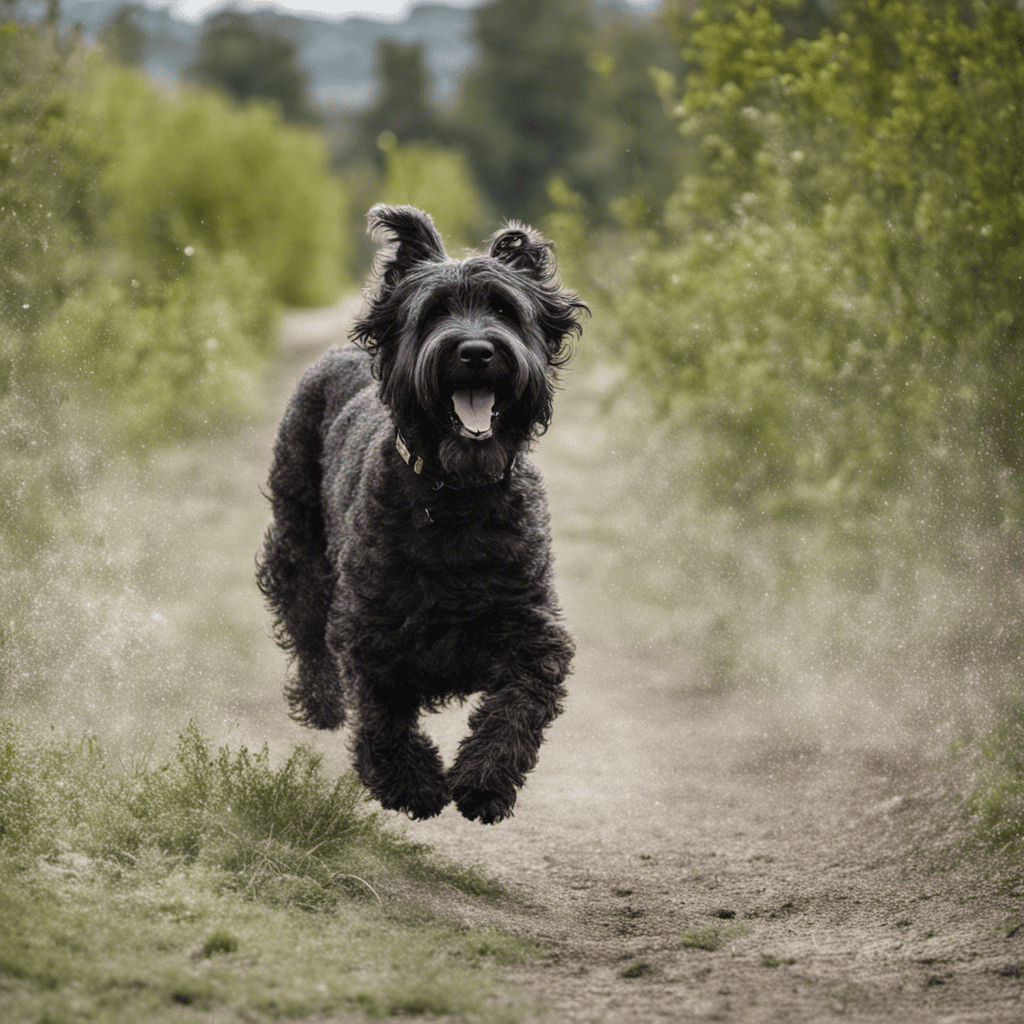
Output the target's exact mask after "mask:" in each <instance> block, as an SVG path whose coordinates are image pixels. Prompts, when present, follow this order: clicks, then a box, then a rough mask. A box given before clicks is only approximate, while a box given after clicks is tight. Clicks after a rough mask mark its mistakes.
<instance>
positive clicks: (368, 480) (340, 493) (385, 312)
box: [258, 206, 586, 823]
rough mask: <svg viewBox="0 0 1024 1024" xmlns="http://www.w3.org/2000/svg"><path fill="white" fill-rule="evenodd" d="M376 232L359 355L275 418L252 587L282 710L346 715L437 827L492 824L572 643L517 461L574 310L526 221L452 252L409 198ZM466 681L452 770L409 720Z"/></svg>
mask: <svg viewBox="0 0 1024 1024" xmlns="http://www.w3.org/2000/svg"><path fill="white" fill-rule="evenodd" d="M369 222H370V230H371V233H372V234H374V236H375V237H377V238H378V239H380V240H384V241H387V242H390V243H391V244H390V246H389V247H388V248H387V249H386V250H384V251H382V253H381V254H380V256H379V257H378V271H379V273H378V280H377V285H376V291H375V294H374V295H373V296H372V298H371V299H370V300H369V305H368V308H367V311H366V313H365V315H364V316H363V317H362V318H361V319H360V320H358V321H357V322H356V324H355V327H354V329H353V332H352V340H353V341H354V342H355V343H356V345H357V346H359V348H352V347H339V348H334V349H332V350H331V351H330V352H328V353H327V355H325V356H324V357H323V359H321V360H320V362H319V363H317V364H316V365H315V366H313V367H312V368H311V369H310V370H308V371H307V372H306V374H305V376H304V377H303V378H302V381H301V382H300V384H299V387H298V390H297V391H296V394H295V395H294V397H293V398H292V401H291V404H290V405H289V407H288V410H287V412H286V413H285V417H284V420H283V422H282V424H281V427H280V432H279V434H278V439H277V443H276V445H275V448H274V459H273V466H272V468H271V472H270V500H271V503H272V506H273V516H274V519H273V523H272V524H271V526H270V529H269V530H268V531H267V536H266V541H265V546H264V552H263V557H262V559H261V562H260V565H259V571H258V580H259V585H260V589H261V590H262V591H263V593H264V595H265V596H266V598H267V599H268V603H269V605H270V607H271V609H272V610H273V612H274V613H275V619H276V624H275V636H276V639H277V641H278V643H280V645H281V646H282V647H284V648H285V649H286V650H287V651H289V652H291V653H292V655H293V656H294V671H293V676H292V678H291V679H290V681H289V684H288V687H287V690H286V693H287V697H288V702H289V704H290V706H291V710H292V714H293V716H294V717H295V718H296V719H298V720H299V721H300V722H303V723H304V724H306V725H310V726H314V727H316V728H319V729H336V728H337V727H338V726H340V725H341V724H342V723H343V721H344V719H345V711H346V706H349V707H351V708H352V709H353V710H354V711H355V712H356V716H357V728H356V733H355V736H354V739H353V750H354V755H355V768H356V771H357V772H358V774H359V777H360V778H361V779H362V781H363V783H364V785H366V787H367V788H368V789H369V791H370V792H371V794H372V795H373V796H374V797H376V798H377V799H378V800H379V801H380V802H381V804H382V805H383V806H384V807H389V808H396V809H399V810H404V811H407V812H408V813H409V814H410V815H411V816H412V817H414V818H428V817H430V816H432V815H435V814H438V813H440V811H441V810H442V808H443V807H444V806H445V805H446V804H447V803H448V802H449V801H451V800H454V801H455V803H456V805H457V806H458V808H459V810H460V811H461V812H462V813H463V814H464V815H465V816H466V817H467V818H479V819H480V821H482V822H485V823H493V822H497V821H501V820H502V819H503V818H505V817H508V816H509V815H510V814H511V813H512V807H513V805H514V803H515V800H516V791H517V789H518V787H520V786H522V784H523V782H524V781H525V778H526V773H527V772H529V771H530V770H531V769H532V768H533V766H534V764H535V763H536V761H537V752H538V749H539V747H540V743H541V740H542V738H543V733H544V730H545V728H546V727H547V726H548V724H549V723H550V722H551V721H552V720H553V719H554V718H555V716H556V715H558V713H559V712H560V711H561V700H562V698H563V697H564V695H565V688H564V686H563V681H564V679H565V676H566V674H567V672H568V670H569V664H570V661H571V659H572V654H573V643H572V639H571V637H570V636H569V634H568V633H567V632H566V630H565V629H564V628H563V627H562V625H561V624H560V620H561V613H560V611H559V608H558V604H557V601H556V598H555V595H554V592H553V590H552V584H551V548H550V537H549V533H548V517H547V508H546V502H545V498H544V490H543V486H542V483H541V478H540V475H539V473H538V472H537V470H536V469H535V468H534V467H533V466H532V465H531V464H530V463H529V462H528V461H527V460H526V459H525V458H524V456H523V453H524V452H525V451H526V449H527V448H528V447H529V445H530V442H531V440H532V439H533V438H534V436H535V435H537V434H538V433H540V432H542V431H543V430H544V428H545V427H546V426H547V424H548V422H549V420H550V417H551V400H552V385H553V376H554V372H555V370H556V368H557V367H559V366H560V365H562V364H563V363H564V362H565V360H566V358H567V356H568V352H567V348H566V341H567V339H568V337H569V336H570V335H571V334H573V333H574V332H575V333H578V332H579V330H580V325H579V319H580V315H581V313H582V311H583V310H584V309H585V308H586V307H585V306H584V305H583V304H582V303H581V302H580V301H579V300H578V299H577V298H576V296H574V295H572V294H570V293H568V292H567V291H565V290H564V289H563V288H562V286H561V284H560V282H559V279H558V275H557V271H556V269H555V266H554V262H553V259H552V257H551V246H550V244H549V243H548V242H545V241H544V240H543V239H542V238H541V237H540V236H539V235H537V234H536V233H534V232H533V231H531V230H530V229H528V228H521V227H517V226H510V227H508V228H506V229H504V230H502V231H499V232H498V233H497V234H496V235H495V236H494V237H493V238H492V239H491V241H490V245H489V248H488V252H487V254H486V255H472V256H469V257H468V258H467V259H464V260H453V259H450V258H449V257H448V256H447V255H446V254H445V251H444V246H443V244H442V242H441V238H440V236H439V235H438V233H437V231H436V230H435V228H434V224H433V221H432V220H431V219H430V217H428V216H427V215H426V214H424V213H421V212H420V211H419V210H415V209H412V208H411V207H399V208H391V207H385V206H376V207H374V208H373V209H372V210H371V211H370V214H369ZM477 692H482V693H483V694H484V696H483V698H482V700H481V702H480V704H479V706H478V707H477V708H476V709H475V710H474V711H473V713H472V714H471V716H470V719H469V725H470V730H471V731H470V734H469V735H468V736H467V737H466V738H465V739H463V740H462V742H461V744H460V746H459V750H458V754H457V756H456V758H455V761H454V763H453V764H452V766H451V768H449V769H448V771H447V772H446V771H445V769H444V766H443V765H442V763H441V758H440V755H439V753H438V750H437V748H436V746H435V745H434V744H433V743H432V742H431V741H430V739H429V738H428V737H427V736H425V735H424V734H423V733H422V732H421V731H420V729H419V728H418V725H417V722H418V718H419V714H420V711H421V710H424V709H426V710H436V709H437V708H439V707H440V706H441V705H443V704H444V703H446V702H447V701H449V700H450V699H452V698H459V699H464V698H466V697H467V696H469V695H470V694H472V693H477Z"/></svg>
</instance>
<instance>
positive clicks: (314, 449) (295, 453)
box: [256, 374, 345, 729]
mask: <svg viewBox="0 0 1024 1024" xmlns="http://www.w3.org/2000/svg"><path fill="white" fill-rule="evenodd" d="M324 409H325V398H324V392H323V387H322V386H321V385H320V382H319V380H318V379H317V378H316V377H314V376H313V375H311V374H307V376H306V378H304V380H303V382H302V383H301V384H300V386H299V389H298V390H297V391H296V393H295V396H294V397H293V398H292V401H291V404H290V405H289V406H288V410H287V412H286V413H285V416H284V419H283V420H282V422H281V427H280V429H279V431H278V436H277V442H276V444H275V445H274V458H273V463H272V465H271V469H270V481H269V490H270V494H269V497H270V502H271V507H272V510H273V521H272V522H271V525H270V528H269V529H268V530H267V534H266V537H265V538H264V545H263V554H262V557H261V558H260V559H259V562H258V567H257V574H256V580H257V583H258V585H259V588H260V590H261V591H262V592H263V595H264V596H265V597H266V599H267V603H268V605H269V606H270V608H271V610H272V611H273V613H274V638H275V639H276V640H277V642H278V644H279V645H280V646H281V647H282V648H284V650H286V651H288V652H289V653H290V654H291V655H292V656H293V659H294V660H293V666H292V675H291V678H290V679H289V681H288V683H287V685H286V687H285V696H286V698H287V700H288V705H289V707H290V708H291V713H292V717H293V718H295V719H296V720H297V721H299V722H301V723H302V724H303V725H309V726H313V727H314V728H317V729H336V728H338V726H340V725H341V724H342V723H343V721H344V719H345V706H344V700H343V697H344V692H343V686H342V680H341V677H340V675H339V672H338V665H337V663H336V661H335V659H334V657H333V655H332V654H331V652H330V650H329V648H328V646H327V639H326V633H327V617H328V612H329V610H330V606H331V598H332V594H333V592H334V584H335V575H334V571H333V569H332V568H331V564H330V562H329V561H328V558H327V551H326V548H327V542H326V538H325V532H324V519H323V513H322V511H321V505H320V483H321V478H322V470H321V465H320V455H321V444H322V442H321V436H320V430H321V423H322V421H323V417H324Z"/></svg>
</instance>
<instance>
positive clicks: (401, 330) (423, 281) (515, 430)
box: [352, 206, 586, 484]
mask: <svg viewBox="0 0 1024 1024" xmlns="http://www.w3.org/2000/svg"><path fill="white" fill-rule="evenodd" d="M369 223H370V233H371V235H373V237H374V238H375V239H377V240H379V241H381V242H384V243H387V246H386V248H384V249H383V250H382V251H381V253H380V254H379V256H378V261H377V267H376V270H377V275H376V284H375V289H374V292H373V294H372V295H371V296H370V298H369V302H368V308H367V309H366V312H365V314H364V315H363V316H362V317H361V318H360V319H359V320H357V321H356V324H355V326H354V328H353V331H352V338H353V340H354V341H355V342H356V344H358V345H361V346H362V347H363V348H365V349H366V350H367V351H368V352H369V353H370V354H371V355H372V356H373V358H374V372H375V374H376V376H377V377H378V379H379V380H380V396H381V399H382V401H383V402H384V403H385V404H386V405H387V406H388V408H389V409H390V410H391V413H392V416H393V417H394V419H395V423H396V425H397V427H398V430H399V432H400V433H401V434H402V435H403V437H404V438H405V439H406V441H407V442H408V443H409V445H410V447H413V448H415V450H416V451H417V453H418V454H420V455H422V456H423V457H424V458H426V459H428V460H436V463H437V465H438V466H439V467H440V470H441V472H442V473H443V474H444V475H445V476H447V477H449V478H451V479H452V481H453V482H456V483H462V484H473V483H479V482H482V481H486V480H490V479H495V478H497V477H499V476H501V474H502V473H504V472H505V470H506V469H507V468H508V466H509V464H510V463H511V460H512V458H513V457H514V455H515V453H516V452H517V451H518V450H519V449H520V448H522V447H524V446H525V445H527V444H528V443H529V441H530V439H531V438H532V437H533V436H534V435H535V434H537V433H540V432H542V431H543V430H544V429H545V428H546V427H547V425H548V423H549V421H550V419H551V401H552V390H553V383H554V375H555V371H556V370H557V368H558V367H560V366H561V365H563V364H564V363H565V362H566V360H567V358H568V356H569V348H568V341H569V339H570V336H571V335H572V334H574V333H579V331H580V316H581V314H582V312H583V311H584V310H585V309H586V306H584V305H583V303H582V302H580V301H579V299H578V298H577V297H576V296H575V295H573V294H571V293H570V292H568V291H566V290H565V289H564V288H563V287H562V285H561V282H560V281H559V278H558V272H557V269H556V267H555V263H554V259H553V257H552V253H551V249H552V246H551V244H550V243H549V242H547V241H545V240H544V239H543V238H542V237H541V236H540V235H538V234H537V233H536V232H535V231H532V230H531V229H530V228H526V227H521V226H519V225H510V226H508V227H506V228H504V229H502V230H501V231H499V232H498V233H497V234H496V235H494V236H493V237H492V238H491V240H490V242H489V243H488V245H487V251H486V253H477V254H474V255H471V256H468V257H467V258H466V259H462V260H455V259H451V258H450V257H449V256H448V255H447V254H446V253H445V250H444V244H443V243H442V241H441V236H440V235H439V234H438V233H437V230H436V228H435V227H434V223H433V221H432V220H431V219H430V217H429V216H428V215H427V214H425V213H422V212H421V211H419V210H416V209H413V208H412V207H409V206H401V207H388V206H375V207H374V208H373V209H372V210H371V211H370V213H369Z"/></svg>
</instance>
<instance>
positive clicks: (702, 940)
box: [680, 924, 743, 953]
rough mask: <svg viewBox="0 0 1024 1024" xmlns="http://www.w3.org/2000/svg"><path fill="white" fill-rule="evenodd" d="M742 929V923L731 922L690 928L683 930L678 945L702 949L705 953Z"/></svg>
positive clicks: (718, 946) (713, 949)
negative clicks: (722, 924) (724, 924)
mask: <svg viewBox="0 0 1024 1024" xmlns="http://www.w3.org/2000/svg"><path fill="white" fill-rule="evenodd" d="M741 931H743V925H739V924H731V925H726V926H724V927H723V926H721V925H708V926H707V927H704V928H690V929H689V930H688V931H685V932H683V934H682V936H681V937H680V945H681V946H682V947H683V949H702V950H704V951H705V952H707V953H713V952H714V951H715V950H716V949H719V948H720V947H721V946H722V944H723V943H725V942H727V941H728V940H729V939H731V938H732V937H733V936H735V935H738V934H739V933H740V932H741Z"/></svg>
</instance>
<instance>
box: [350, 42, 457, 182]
mask: <svg viewBox="0 0 1024 1024" xmlns="http://www.w3.org/2000/svg"><path fill="white" fill-rule="evenodd" d="M376 75H377V97H376V100H375V101H374V104H373V106H372V107H371V108H370V109H369V110H368V111H366V113H365V114H363V115H362V116H361V117H360V118H359V121H358V133H359V135H360V137H361V138H360V141H359V145H360V146H361V147H362V148H363V149H364V150H366V151H367V152H369V153H371V154H372V155H373V158H374V160H375V162H377V163H381V162H382V159H383V154H382V152H381V151H380V149H379V148H378V146H377V141H378V139H379V138H380V137H381V135H382V133H384V132H390V134H391V136H393V137H394V139H395V141H397V142H398V143H400V144H404V143H408V142H444V141H445V140H446V136H447V134H448V133H447V132H446V131H445V129H444V128H443V127H442V124H441V118H440V116H439V115H438V113H437V111H436V110H435V109H434V107H433V106H432V105H431V103H430V100H429V98H428V96H429V91H430V90H429V86H430V82H429V75H428V72H427V68H426V65H425V63H424V59H423V44H422V43H401V42H397V41H395V40H392V39H382V40H381V41H380V42H379V43H378V44H377V67H376Z"/></svg>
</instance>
